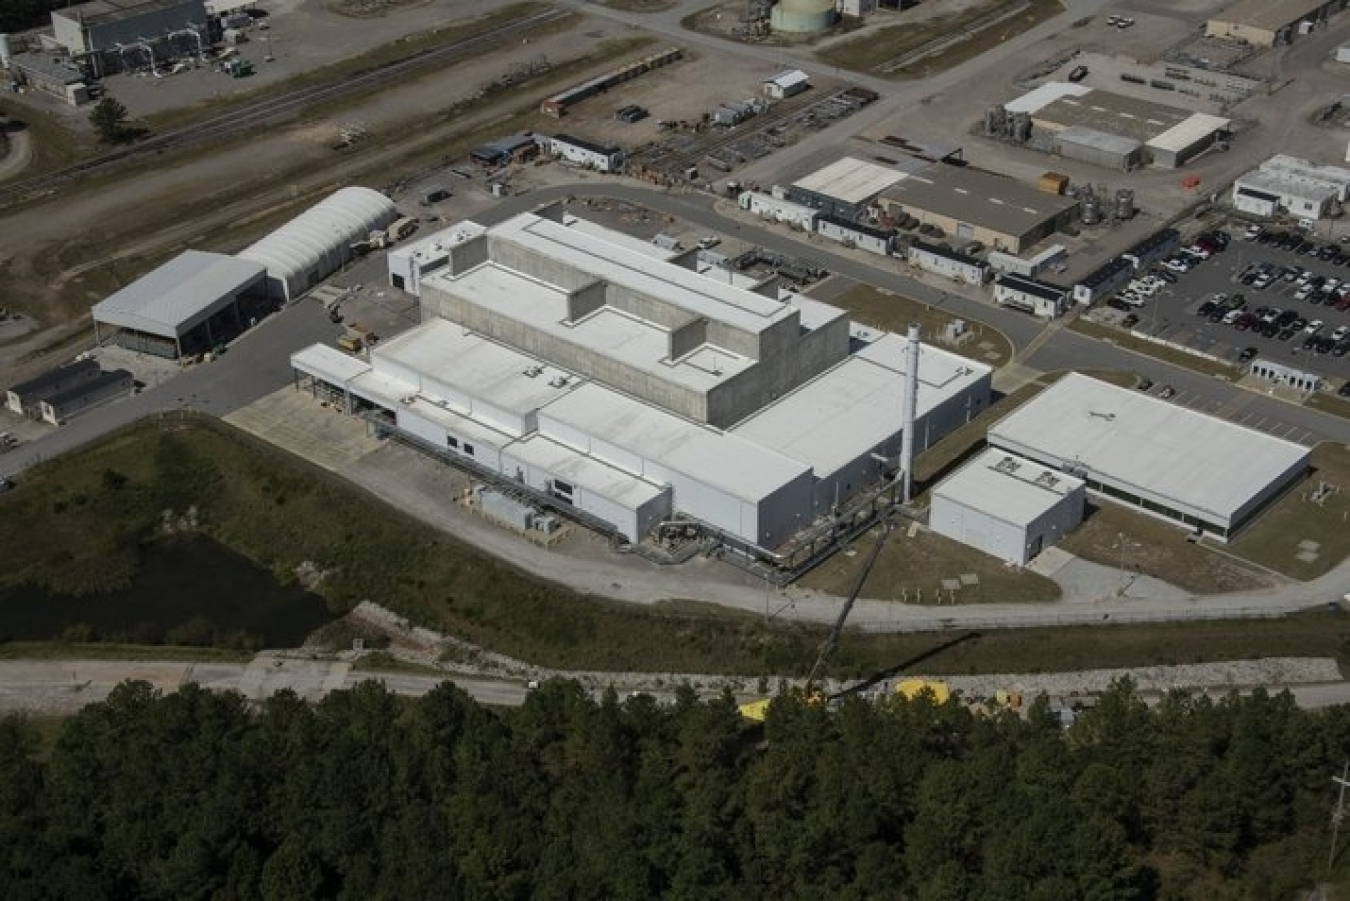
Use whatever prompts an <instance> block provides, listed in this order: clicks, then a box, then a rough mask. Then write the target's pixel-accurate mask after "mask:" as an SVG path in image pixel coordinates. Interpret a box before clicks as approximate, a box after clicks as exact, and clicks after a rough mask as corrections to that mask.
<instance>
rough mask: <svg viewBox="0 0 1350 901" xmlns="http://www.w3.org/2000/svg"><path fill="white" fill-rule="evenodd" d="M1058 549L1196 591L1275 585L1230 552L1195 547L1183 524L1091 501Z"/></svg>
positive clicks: (1211, 591) (1110, 504)
mask: <svg viewBox="0 0 1350 901" xmlns="http://www.w3.org/2000/svg"><path fill="white" fill-rule="evenodd" d="M1059 546H1060V547H1061V548H1063V549H1064V550H1066V551H1068V552H1069V553H1071V554H1076V555H1077V556H1079V557H1082V558H1083V559H1085V560H1091V561H1093V562H1095V563H1101V564H1103V565H1106V566H1115V567H1122V566H1123V568H1124V569H1125V570H1127V571H1131V572H1139V573H1143V574H1144V575H1149V576H1153V577H1154V578H1158V579H1162V580H1163V581H1164V582H1170V583H1171V584H1173V585H1176V586H1178V587H1180V588H1184V589H1186V590H1187V591H1193V592H1196V593H1213V592H1217V591H1243V590H1246V589H1250V588H1260V587H1262V586H1264V585H1270V584H1273V582H1274V581H1275V580H1274V579H1273V578H1271V576H1270V575H1269V574H1267V573H1263V572H1261V571H1260V570H1259V569H1257V568H1256V567H1253V566H1250V565H1248V564H1245V563H1243V562H1242V561H1241V560H1236V559H1234V558H1233V557H1232V556H1231V555H1229V554H1225V553H1222V552H1220V551H1218V550H1213V549H1210V548H1209V547H1207V546H1204V545H1197V544H1192V543H1191V542H1189V541H1187V540H1186V532H1185V530H1184V529H1182V528H1181V527H1179V526H1176V525H1172V524H1171V523H1167V522H1163V521H1162V520H1159V519H1154V518H1153V517H1151V516H1145V515H1144V514H1142V513H1136V512H1134V511H1133V510H1127V509H1126V508H1124V507H1119V506H1117V505H1115V504H1112V503H1106V502H1098V503H1091V504H1090V505H1089V511H1088V517H1087V519H1086V520H1085V521H1084V523H1083V524H1082V525H1081V526H1079V527H1078V528H1077V529H1075V530H1074V531H1073V532H1072V533H1070V534H1069V535H1068V536H1067V537H1065V538H1063V539H1062V540H1061V541H1060V542H1059Z"/></svg>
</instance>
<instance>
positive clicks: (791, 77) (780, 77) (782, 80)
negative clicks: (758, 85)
mask: <svg viewBox="0 0 1350 901" xmlns="http://www.w3.org/2000/svg"><path fill="white" fill-rule="evenodd" d="M810 80H811V76H809V75H807V74H806V73H805V72H803V71H802V70H801V69H788V70H787V71H785V72H779V73H778V74H777V75H775V76H773V77H772V78H766V79H765V80H764V83H765V84H776V85H780V86H781V87H785V88H790V87H792V86H793V85H798V84H802V83H803V82H809V81H810Z"/></svg>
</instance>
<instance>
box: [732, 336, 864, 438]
mask: <svg viewBox="0 0 1350 901" xmlns="http://www.w3.org/2000/svg"><path fill="white" fill-rule="evenodd" d="M847 354H848V320H847V318H840V319H836V320H835V321H833V322H830V323H827V324H826V325H825V326H823V327H822V328H819V329H816V330H815V331H814V332H811V333H810V334H808V335H805V336H802V335H801V334H800V331H799V326H798V325H797V320H796V319H795V318H794V319H792V320H787V321H785V322H783V323H781V324H780V325H779V326H776V327H775V328H774V329H771V330H769V331H768V332H766V333H765V341H764V356H762V357H760V358H759V365H758V366H755V367H754V368H752V369H749V370H747V371H746V372H744V373H742V374H741V375H739V376H736V377H735V378H730V379H727V380H726V381H724V382H723V383H722V384H721V385H718V386H717V387H716V388H714V389H712V390H711V391H710V392H708V422H711V423H713V424H715V425H719V426H723V427H725V426H729V425H731V424H733V423H736V422H739V421H740V420H742V419H744V418H745V417H747V416H749V415H750V414H751V413H754V412H755V411H757V410H759V409H760V408H762V407H764V406H765V405H767V404H769V403H770V402H772V401H774V400H777V399H778V398H780V397H782V396H783V395H785V394H787V393H788V392H790V391H791V390H793V389H794V388H796V387H798V386H800V385H802V384H803V383H805V382H807V381H809V380H810V379H812V378H814V377H815V376H817V375H819V374H820V373H822V372H824V371H825V370H827V369H829V368H830V367H831V366H834V365H835V364H836V363H838V362H839V361H841V360H843V359H844V357H845V356H847Z"/></svg>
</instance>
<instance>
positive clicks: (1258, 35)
mask: <svg viewBox="0 0 1350 901" xmlns="http://www.w3.org/2000/svg"><path fill="white" fill-rule="evenodd" d="M1343 8H1344V3H1342V2H1340V0H1238V2H1236V3H1234V4H1232V5H1230V6H1229V7H1228V8H1226V9H1224V10H1223V11H1222V12H1220V13H1218V14H1217V15H1215V16H1214V17H1213V18H1211V19H1210V20H1209V21H1208V22H1206V23H1205V35H1206V36H1207V37H1213V38H1224V39H1227V40H1237V41H1246V42H1247V43H1248V44H1252V45H1254V46H1257V47H1273V46H1274V45H1275V44H1283V43H1288V42H1289V40H1290V39H1291V38H1292V37H1293V35H1294V32H1295V29H1296V26H1297V25H1298V24H1299V23H1300V22H1302V21H1305V20H1307V21H1313V22H1322V21H1325V20H1326V19H1327V17H1328V16H1329V15H1330V14H1331V13H1332V12H1334V11H1337V10H1340V9H1343Z"/></svg>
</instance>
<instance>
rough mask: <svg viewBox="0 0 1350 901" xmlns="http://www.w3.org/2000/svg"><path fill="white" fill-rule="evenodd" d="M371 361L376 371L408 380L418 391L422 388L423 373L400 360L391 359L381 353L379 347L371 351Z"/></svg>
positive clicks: (400, 379)
mask: <svg viewBox="0 0 1350 901" xmlns="http://www.w3.org/2000/svg"><path fill="white" fill-rule="evenodd" d="M370 362H371V365H372V366H373V367H374V369H375V371H377V372H379V373H381V374H383V375H387V376H390V377H391V378H396V379H398V380H399V381H400V382H407V383H408V384H409V385H412V386H413V387H414V388H416V389H417V390H418V391H421V390H422V374H421V373H420V372H418V371H417V370H416V369H413V368H412V367H411V366H405V365H403V363H401V362H399V361H398V360H394V359H390V358H389V357H387V356H385V355H384V354H382V353H380V351H379V350H378V349H376V350H373V351H371V354H370Z"/></svg>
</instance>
